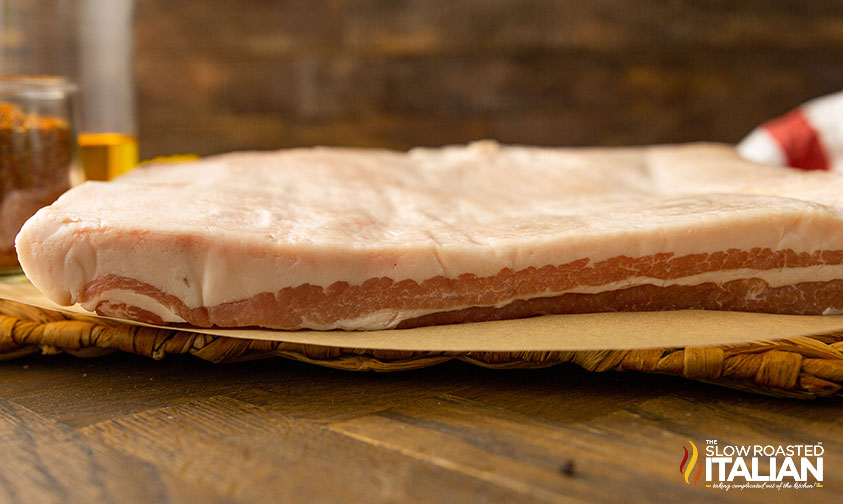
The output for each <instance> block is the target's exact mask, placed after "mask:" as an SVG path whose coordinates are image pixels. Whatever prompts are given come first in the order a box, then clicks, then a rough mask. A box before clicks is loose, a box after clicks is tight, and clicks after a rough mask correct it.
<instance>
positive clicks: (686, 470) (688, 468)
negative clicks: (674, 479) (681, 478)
mask: <svg viewBox="0 0 843 504" xmlns="http://www.w3.org/2000/svg"><path fill="white" fill-rule="evenodd" d="M688 442H689V443H691V460H688V449H687V448H685V447H684V446H683V447H682V449H683V450H685V456H684V457H682V462H680V463H679V474H684V475H685V483H687V484H688V485H690V484H691V481H690V478H691V473H692V472H694V466H695V465H697V459H698V458H699V454H700V453H699V451H698V450H697V445H695V444H694V442H693V441H690V440H689V441H688ZM686 462H687V465H686V464H685V463H686ZM701 474H702V463H700V464H699V467H697V475H696V476H694V486H697V482H698V481H699V479H700V475H701Z"/></svg>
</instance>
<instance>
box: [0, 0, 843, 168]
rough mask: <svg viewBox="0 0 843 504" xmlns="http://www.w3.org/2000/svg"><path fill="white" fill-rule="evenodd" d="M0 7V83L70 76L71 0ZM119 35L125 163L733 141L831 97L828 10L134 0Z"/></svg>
mask: <svg viewBox="0 0 843 504" xmlns="http://www.w3.org/2000/svg"><path fill="white" fill-rule="evenodd" d="M0 5H3V7H4V8H3V9H0V26H2V28H3V31H2V36H0V48H2V51H3V58H2V60H0V73H9V72H12V73H15V72H18V73H19V72H30V73H32V72H34V73H43V72H48V73H64V74H73V72H74V68H75V66H76V64H77V55H76V52H75V51H76V42H77V40H76V31H75V28H74V26H75V24H76V23H77V16H78V9H79V7H80V6H81V5H83V4H82V2H81V0H5V1H3V2H2V3H0ZM45 33H48V34H50V35H51V36H45V35H44V34H45ZM134 40H135V62H134V69H135V80H136V88H137V89H136V94H137V110H138V126H139V135H140V147H141V157H142V158H149V157H152V156H157V155H165V154H174V153H187V152H193V153H198V154H210V153H216V152H223V151H229V150H238V149H274V148H279V147H290V146H298V145H314V144H324V145H357V146H386V147H394V148H408V147H412V146H415V145H441V144H445V143H454V142H466V141H470V140H474V139H479V138H497V139H499V140H501V141H504V142H516V143H526V144H539V145H624V144H648V143H660V142H683V141H693V140H715V141H724V142H736V141H738V140H740V139H741V138H742V137H743V136H744V135H745V134H747V133H748V132H749V130H750V129H751V128H752V127H754V126H755V125H757V124H759V123H760V122H762V121H764V120H766V119H769V118H771V117H774V116H776V115H779V114H781V113H783V112H785V111H787V110H789V109H790V108H792V107H794V106H796V105H798V104H800V103H802V102H804V101H805V100H808V99H810V98H813V97H817V96H820V95H823V94H826V93H829V92H833V91H837V90H840V89H841V87H843V71H841V69H843V4H841V2H840V1H839V0H744V1H740V2H735V1H731V0H648V1H641V2H628V1H623V0H590V1H581V0H529V1H516V0H448V1H438V2H437V1H434V2H431V1H428V0H286V1H275V0H238V1H236V2H233V1H231V0H179V1H178V2H173V1H169V0H136V2H135V18H134Z"/></svg>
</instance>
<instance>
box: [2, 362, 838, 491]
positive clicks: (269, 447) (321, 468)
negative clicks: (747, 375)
mask: <svg viewBox="0 0 843 504" xmlns="http://www.w3.org/2000/svg"><path fill="white" fill-rule="evenodd" d="M840 408H841V407H840V403H839V401H792V400H778V399H771V398H766V397H761V396H753V395H750V394H746V393H743V392H738V391H733V390H729V389H723V388H720V387H716V386H710V385H706V384H702V383H696V382H692V381H688V380H683V379H681V378H672V377H662V376H657V375H642V374H637V373H603V374H596V373H588V372H586V371H583V370H581V369H580V368H577V367H576V366H556V367H553V368H548V369H540V370H529V371H527V370H521V371H497V370H489V369H482V368H478V367H475V366H471V365H468V364H462V363H456V362H454V363H447V364H444V365H440V366H435V367H433V368H429V369H424V370H419V371H415V372H402V373H394V374H391V373H352V372H342V371H336V370H331V369H326V368H320V367H317V366H312V365H307V364H302V363H297V362H291V361H287V360H283V359H275V360H268V361H260V362H249V363H242V364H235V365H214V364H210V363H207V362H202V361H200V360H198V359H193V358H178V359H170V358H168V359H165V360H164V361H159V362H156V361H152V360H149V359H143V358H138V357H132V356H126V355H113V356H109V357H105V358H101V359H93V360H82V359H76V358H72V357H66V356H65V357H31V358H25V359H22V360H19V361H15V362H5V363H0V502H6V501H8V502H27V503H28V502H33V501H34V502H39V501H44V502H65V501H67V502H120V503H121V504H122V503H123V502H176V503H179V502H190V504H200V503H204V502H211V503H216V502H255V501H262V502H263V501H285V502H312V501H323V502H348V501H361V502H396V501H400V502H440V501H442V502H467V501H471V502H478V501H481V502H486V501H488V502H522V501H537V502H568V501H594V500H598V501H611V502H656V501H683V502H718V501H721V502H726V501H729V502H732V501H735V500H738V501H744V502H761V501H771V502H778V501H782V502H785V501H791V500H792V499H793V498H794V497H800V498H801V499H803V500H805V499H808V498H810V500H811V501H812V502H813V501H817V502H833V501H836V500H839V499H843V491H842V489H841V476H843V471H840V470H839V467H843V460H841V455H840V454H843V441H841V418H843V416H841V415H840ZM711 437H716V438H718V439H720V440H721V441H722V442H732V443H753V442H770V443H775V444H778V443H787V442H815V441H822V442H823V443H824V446H826V448H827V450H826V455H825V467H826V469H825V476H826V481H825V483H826V485H825V488H823V489H822V493H819V492H815V493H811V494H806V493H804V491H803V493H800V494H795V493H792V491H791V493H772V492H765V491H746V492H741V493H734V492H731V493H729V494H726V493H724V492H722V491H721V492H719V493H718V492H712V489H707V490H706V489H704V488H693V487H691V486H689V485H687V484H685V482H684V479H683V478H682V477H681V473H679V471H678V466H679V462H680V460H681V457H680V456H681V455H682V446H683V444H686V443H687V442H688V441H689V440H694V441H695V442H698V443H702V442H704V440H705V439H707V438H711Z"/></svg>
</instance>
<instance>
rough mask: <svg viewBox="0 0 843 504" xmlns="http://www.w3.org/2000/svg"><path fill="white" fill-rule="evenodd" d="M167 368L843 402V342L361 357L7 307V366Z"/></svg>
mask: <svg viewBox="0 0 843 504" xmlns="http://www.w3.org/2000/svg"><path fill="white" fill-rule="evenodd" d="M116 350H119V351H124V352H130V353H133V354H137V355H143V356H146V357H152V358H153V359H161V358H163V357H164V356H166V355H167V354H190V355H194V356H196V357H199V358H200V359H204V360H207V361H211V362H239V361H246V360H252V359H263V358H267V357H274V356H281V357H286V358H289V359H295V360H298V361H302V362H309V363H312V364H318V365H321V366H329V367H332V368H337V369H345V370H354V371H401V370H409V369H417V368H421V367H426V366H432V365H434V364H438V363H441V362H445V361H448V360H452V359H458V360H461V361H464V362H469V363H471V364H476V365H479V366H484V367H488V368H496V369H512V368H539V367H547V366H554V365H556V364H560V363H563V362H572V363H574V364H577V365H579V366H581V367H583V368H584V369H587V370H588V371H594V372H602V371H640V372H646V373H662V374H668V375H675V376H683V377H685V378H690V379H694V380H700V381H705V382H710V383H715V384H718V385H723V386H727V387H732V388H737V389H742V390H746V391H749V392H754V393H760V394H766V395H772V396H779V397H792V398H815V397H835V396H836V397H841V396H843V333H840V334H831V335H822V336H819V335H818V336H810V337H800V338H791V339H785V340H778V341H767V342H756V343H751V344H743V345H722V346H710V347H685V348H661V349H646V350H597V351H567V352H558V351H545V352H537V351H526V352H415V351H393V350H364V349H355V348H341V347H328V346H317V345H304V344H298V343H284V342H273V341H263V340H251V339H241V338H229V337H222V336H212V335H206V334H197V333H191V332H183V331H178V330H168V329H156V328H149V327H140V326H135V325H129V324H120V323H111V322H106V321H103V320H100V319H94V318H90V317H85V316H82V315H72V314H67V313H60V312H56V311H51V310H45V309H42V308H36V307H34V306H29V305H25V304H20V303H15V302H13V301H8V300H0V359H13V358H16V357H22V356H25V355H29V354H33V353H39V352H40V353H42V354H45V355H48V354H56V353H62V352H65V353H69V354H72V355H76V356H79V357H97V356H100V355H105V354H107V353H110V352H113V351H116Z"/></svg>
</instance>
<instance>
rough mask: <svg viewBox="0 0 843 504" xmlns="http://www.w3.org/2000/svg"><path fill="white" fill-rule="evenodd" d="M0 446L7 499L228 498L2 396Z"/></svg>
mask: <svg viewBox="0 0 843 504" xmlns="http://www.w3.org/2000/svg"><path fill="white" fill-rule="evenodd" d="M13 435H14V436H13ZM0 446H2V450H0V502H4V503H22V504H23V503H27V504H28V503H62V504H65V503H92V502H101V503H116V504H120V503H124V502H171V503H194V502H197V500H196V499H200V501H202V502H209V503H215V502H220V503H221V502H225V500H223V499H221V498H218V496H216V495H214V494H210V493H208V492H206V491H205V490H203V489H202V488H200V487H197V486H195V485H192V484H190V483H188V482H185V481H180V480H178V479H176V478H173V477H171V476H169V475H165V474H161V473H160V471H158V469H157V468H156V467H155V466H153V465H151V464H149V463H147V462H144V461H143V460H141V459H139V458H136V457H133V456H130V455H127V454H124V453H120V452H118V451H116V450H113V449H111V448H108V447H107V446H105V445H103V444H101V443H98V442H95V441H92V440H90V439H86V438H84V437H83V436H82V435H80V434H79V433H78V432H74V431H73V430H71V429H69V428H68V427H66V426H64V425H62V424H60V423H57V422H54V421H51V420H49V419H46V418H44V417H41V416H40V415H38V414H36V413H34V412H32V411H29V410H27V409H26V408H24V407H22V406H20V405H16V404H12V403H9V402H8V401H5V400H0Z"/></svg>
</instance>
